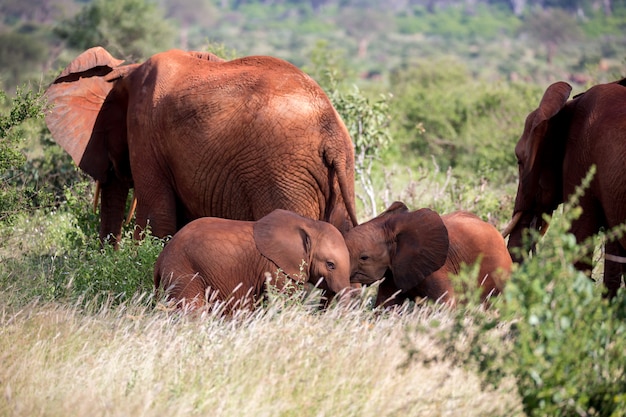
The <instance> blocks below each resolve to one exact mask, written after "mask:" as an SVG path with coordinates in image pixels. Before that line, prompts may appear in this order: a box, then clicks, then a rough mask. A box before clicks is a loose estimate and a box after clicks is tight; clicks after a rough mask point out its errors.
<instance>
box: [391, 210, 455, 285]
mask: <svg viewBox="0 0 626 417" xmlns="http://www.w3.org/2000/svg"><path fill="white" fill-rule="evenodd" d="M388 225H389V227H390V228H391V229H392V230H393V231H394V233H395V236H396V242H395V245H396V247H395V250H393V251H392V252H391V272H392V273H393V280H394V282H395V284H396V285H397V287H398V288H400V289H401V290H403V291H408V290H410V289H411V288H413V287H415V286H417V285H418V284H419V283H420V282H421V281H422V280H423V279H424V278H426V277H427V276H428V275H430V274H432V273H433V272H435V271H436V270H438V269H439V268H441V267H442V266H443V265H444V263H445V262H446V259H447V257H448V247H449V241H448V230H447V229H446V226H445V225H444V224H443V220H441V217H440V216H439V214H437V213H435V212H434V211H432V210H430V209H420V210H416V211H413V212H409V213H400V214H398V215H396V216H393V217H391V218H390V219H389V223H388Z"/></svg>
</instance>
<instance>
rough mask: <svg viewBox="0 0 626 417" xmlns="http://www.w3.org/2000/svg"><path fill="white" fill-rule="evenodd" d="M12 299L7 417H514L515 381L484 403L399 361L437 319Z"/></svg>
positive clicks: (1, 346) (462, 382) (438, 366)
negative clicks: (200, 311)
mask: <svg viewBox="0 0 626 417" xmlns="http://www.w3.org/2000/svg"><path fill="white" fill-rule="evenodd" d="M11 291H12V290H10V289H9V290H5V291H4V292H3V293H1V294H0V364H1V366H0V390H1V392H0V415H2V416H28V417H34V416H165V415H167V416H190V415H201V416H360V417H368V416H372V417H382V416H464V417H467V416H498V415H499V416H504V415H506V416H511V415H522V412H521V405H520V400H519V398H518V396H517V394H516V390H515V386H514V384H513V383H508V384H504V385H502V386H500V387H499V388H498V389H497V390H496V391H488V392H485V391H483V390H481V387H480V381H479V378H478V377H477V376H476V375H475V374H473V373H472V372H470V371H468V370H464V369H460V368H455V367H453V366H451V365H450V364H449V363H445V362H443V363H442V362H438V363H434V364H424V363H420V362H418V361H407V358H408V355H407V350H406V344H407V343H408V342H410V343H412V345H413V346H414V347H417V348H418V349H422V350H424V351H430V350H437V349H439V348H440V347H439V346H438V345H437V343H436V341H435V338H434V337H432V336H431V335H430V334H429V330H428V329H429V323H431V322H432V321H433V320H435V321H436V322H437V323H444V325H445V322H446V320H447V317H448V316H449V312H448V311H446V310H445V309H437V308H432V307H429V308H422V309H416V310H414V311H410V312H409V311H407V312H404V313H403V314H396V313H386V314H380V313H376V312H373V311H372V310H369V309H367V308H364V307H363V306H352V307H334V308H331V309H330V310H328V311H326V312H324V313H319V312H316V311H311V310H310V308H307V307H306V305H303V304H302V303H297V302H292V301H293V300H291V302H290V300H285V299H280V298H277V299H275V300H273V301H271V302H270V303H269V305H268V306H267V307H264V308H261V309H257V310H256V311H255V312H253V313H251V314H250V313H249V314H241V315H238V316H235V317H230V318H224V317H220V316H217V315H208V316H204V317H201V318H192V317H188V316H181V315H180V314H177V313H174V312H171V311H166V309H164V308H160V307H159V305H157V307H156V308H152V307H147V305H148V304H149V303H146V300H141V299H135V300H134V301H131V302H127V303H123V304H121V305H113V304H111V303H107V302H102V300H100V301H98V302H94V303H90V302H86V303H84V302H83V303H81V304H80V305H79V304H75V305H71V304H63V303H58V302H45V303H44V302H36V301H34V302H31V303H29V304H28V305H26V306H21V307H19V308H18V307H17V306H16V305H14V304H13V303H12V302H11V300H12V299H13V298H14V297H13V296H12V295H11V294H10V292H11ZM416 328H421V329H423V330H422V331H419V332H418V331H415V329H416ZM438 328H439V329H441V325H439V326H438Z"/></svg>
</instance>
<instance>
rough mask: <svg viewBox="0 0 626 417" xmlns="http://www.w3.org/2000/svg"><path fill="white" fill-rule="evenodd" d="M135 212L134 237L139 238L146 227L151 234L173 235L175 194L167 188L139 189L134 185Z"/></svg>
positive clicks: (175, 220) (175, 221) (175, 225)
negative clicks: (135, 196)
mask: <svg viewBox="0 0 626 417" xmlns="http://www.w3.org/2000/svg"><path fill="white" fill-rule="evenodd" d="M135 193H136V195H137V214H136V219H135V231H134V237H135V239H141V238H142V236H143V233H144V231H145V230H146V227H149V228H150V232H151V233H152V235H153V236H156V237H158V238H164V237H167V236H173V235H174V234H175V233H176V231H177V230H178V228H177V224H178V217H177V210H176V209H177V205H176V196H175V195H174V192H173V191H171V190H168V189H160V190H150V189H148V191H147V192H146V191H144V190H143V189H142V190H140V189H139V188H138V185H135Z"/></svg>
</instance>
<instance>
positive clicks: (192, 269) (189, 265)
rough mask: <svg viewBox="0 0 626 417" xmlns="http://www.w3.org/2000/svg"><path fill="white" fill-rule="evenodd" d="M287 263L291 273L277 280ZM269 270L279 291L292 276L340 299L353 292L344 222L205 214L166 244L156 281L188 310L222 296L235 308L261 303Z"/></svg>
mask: <svg viewBox="0 0 626 417" xmlns="http://www.w3.org/2000/svg"><path fill="white" fill-rule="evenodd" d="M303 261H304V262H305V263H306V264H304V266H302V265H303ZM279 268H280V269H281V270H282V272H283V273H284V274H282V275H280V276H277V277H274V273H275V272H276V271H277V270H278V269H279ZM268 274H271V276H272V278H275V279H274V280H273V282H272V284H273V285H275V286H276V287H278V288H282V287H283V286H284V285H285V284H286V282H287V280H293V281H295V282H300V283H306V282H308V283H310V284H313V285H318V284H319V288H321V289H322V290H324V291H325V292H326V294H327V296H328V297H332V296H333V295H335V294H338V293H341V292H342V291H345V292H347V291H349V290H350V255H349V254H348V249H347V247H346V244H345V241H344V239H343V236H342V235H341V233H340V232H339V230H337V228H336V227H334V226H333V225H331V224H329V223H327V222H323V221H319V220H312V219H309V218H307V217H302V216H300V215H298V214H296V213H293V212H290V211H286V210H280V209H277V210H274V211H272V212H271V213H270V214H268V215H267V216H264V217H263V218H261V219H260V220H258V221H256V222H253V221H239V220H229V219H221V218H216V217H203V218H200V219H196V220H193V221H192V222H190V223H188V224H187V225H186V226H184V227H183V228H182V229H181V230H180V231H179V232H178V233H176V234H175V235H174V237H172V239H171V240H170V241H169V243H168V244H167V245H166V246H165V248H164V249H163V251H162V252H161V254H160V255H159V257H158V258H157V262H156V264H155V267H154V286H155V290H156V291H157V293H159V292H160V291H161V290H163V291H165V293H166V294H167V296H168V297H169V298H170V299H172V300H175V301H176V302H177V304H178V306H179V307H181V308H185V309H196V308H201V307H204V306H207V305H208V304H209V303H212V302H215V301H217V302H221V303H225V304H226V307H225V310H226V311H230V310H232V309H234V308H239V307H245V306H248V307H250V305H251V304H253V303H254V302H256V301H257V300H258V299H259V297H260V296H261V295H262V294H263V293H264V292H265V290H266V284H267V282H266V276H267V275H268ZM320 279H321V283H320V282H319V281H320Z"/></svg>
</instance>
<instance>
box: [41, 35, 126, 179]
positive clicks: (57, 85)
mask: <svg viewBox="0 0 626 417" xmlns="http://www.w3.org/2000/svg"><path fill="white" fill-rule="evenodd" d="M122 62H124V61H123V60H119V59H116V58H113V57H112V56H111V54H109V53H108V52H107V51H106V50H105V49H104V48H102V47H95V48H91V49H88V50H87V51H85V52H83V53H82V54H80V55H79V56H78V57H77V58H76V59H74V60H73V61H72V62H71V63H70V64H69V65H68V66H67V68H65V70H63V72H62V73H61V75H59V77H58V78H57V79H56V80H54V82H53V83H52V84H51V85H50V87H48V89H47V90H46V93H45V97H46V99H47V101H48V103H49V104H50V105H51V109H50V110H49V111H48V113H47V114H46V124H47V126H48V128H49V129H50V132H51V133H52V137H53V138H54V140H55V141H56V142H57V143H58V144H59V145H61V147H62V148H63V149H65V151H66V152H67V153H69V154H70V156H71V157H72V159H73V160H74V162H75V163H76V164H77V165H78V166H79V167H81V168H82V169H83V170H84V171H85V172H87V173H88V174H89V175H91V176H92V177H93V178H95V179H97V180H105V178H106V172H107V170H108V168H109V159H108V158H107V155H108V153H109V151H108V149H107V146H106V144H107V138H109V137H111V138H113V137H114V136H115V139H116V140H119V138H123V139H125V135H126V121H125V119H126V108H125V106H123V107H122V106H118V105H117V103H116V102H115V101H116V99H119V98H120V97H114V96H111V95H110V94H109V93H110V92H111V90H112V88H113V87H114V85H115V84H114V83H111V82H109V81H108V80H107V79H106V78H105V76H106V75H107V74H109V73H110V72H111V71H112V70H113V69H114V68H116V67H117V66H118V65H120V64H121V63H122Z"/></svg>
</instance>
